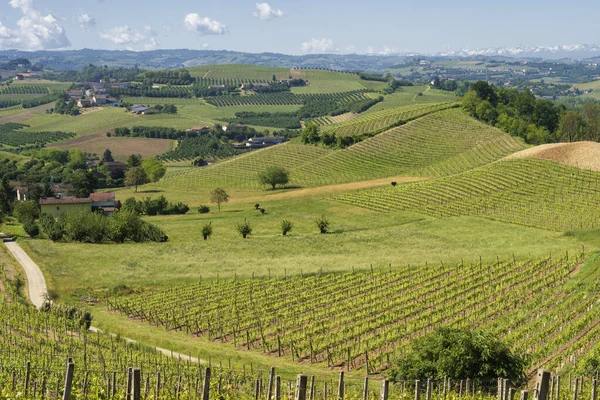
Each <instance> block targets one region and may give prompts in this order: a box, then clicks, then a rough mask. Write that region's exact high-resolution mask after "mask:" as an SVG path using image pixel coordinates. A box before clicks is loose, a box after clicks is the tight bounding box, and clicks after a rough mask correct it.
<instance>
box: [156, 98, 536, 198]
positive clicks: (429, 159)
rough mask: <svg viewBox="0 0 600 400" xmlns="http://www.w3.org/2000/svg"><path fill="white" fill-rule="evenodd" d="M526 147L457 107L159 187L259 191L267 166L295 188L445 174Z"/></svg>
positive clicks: (254, 157) (171, 177) (250, 157)
mask: <svg viewBox="0 0 600 400" xmlns="http://www.w3.org/2000/svg"><path fill="white" fill-rule="evenodd" d="M410 107H413V106H410ZM386 115H387V114H386ZM384 118H387V117H386V116H384ZM355 120H358V118H356V119H355ZM355 120H352V121H350V122H353V121H355ZM523 148H524V145H523V144H521V143H519V142H518V141H516V140H515V139H514V138H512V137H510V136H508V135H507V134H504V133H502V132H500V131H499V130H497V129H494V128H490V127H489V126H487V125H484V124H482V123H479V122H477V121H475V120H473V119H472V118H470V117H468V116H466V115H465V114H463V113H462V112H461V111H460V110H457V109H453V110H446V111H441V112H436V113H433V114H430V115H427V116H425V117H423V118H420V119H417V120H416V121H413V122H410V123H408V124H406V125H403V126H400V127H397V128H394V129H391V130H389V131H386V132H384V133H381V134H379V135H376V136H374V137H372V138H369V139H366V140H364V141H362V142H360V143H358V144H356V145H354V146H351V147H348V148H346V149H344V150H330V149H324V148H321V147H316V146H309V145H302V144H298V143H289V144H284V145H280V146H275V147H272V148H267V149H264V150H261V151H258V152H252V153H249V154H246V155H244V156H241V157H238V158H235V159H232V160H229V161H227V162H223V163H217V164H215V165H214V166H211V167H207V168H194V169H186V170H178V171H177V172H173V173H170V172H168V173H167V175H166V176H165V178H164V179H163V180H162V181H161V183H160V184H161V185H162V186H177V187H182V188H187V189H192V188H202V187H215V186H223V187H230V188H232V187H245V188H257V187H260V185H259V184H258V182H257V179H256V176H257V174H258V173H259V172H260V171H262V170H263V169H264V168H265V166H267V165H281V166H283V167H284V168H287V169H288V170H289V172H290V179H291V182H290V185H291V186H295V185H298V186H321V185H329V184H335V183H346V182H353V181H364V180H369V179H378V178H385V177H392V176H399V175H406V176H444V175H449V174H454V173H457V172H461V171H465V170H468V169H472V168H475V167H478V166H481V165H484V164H486V163H489V162H492V161H495V160H498V159H500V158H502V157H505V156H506V155H508V154H511V153H513V152H515V151H519V150H522V149H523Z"/></svg>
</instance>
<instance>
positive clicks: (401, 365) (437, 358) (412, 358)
mask: <svg viewBox="0 0 600 400" xmlns="http://www.w3.org/2000/svg"><path fill="white" fill-rule="evenodd" d="M410 346H411V348H410V350H409V351H408V353H407V354H406V355H405V356H404V357H403V358H401V359H399V360H397V361H395V362H394V364H393V365H392V366H391V367H390V368H389V370H388V371H387V375H388V377H390V378H392V379H415V380H417V379H423V380H424V379H430V378H431V379H442V378H443V377H445V376H447V377H448V378H452V379H466V378H471V379H478V380H488V379H489V380H493V379H497V377H499V376H501V377H504V378H508V379H510V382H511V384H512V385H519V384H521V383H523V382H524V381H525V361H524V360H523V359H522V358H521V357H520V356H518V355H516V354H513V353H512V351H511V350H510V349H509V348H508V346H506V345H505V344H504V343H502V342H501V341H500V340H499V339H498V338H496V337H494V336H493V335H490V334H487V333H485V332H479V331H470V330H468V329H457V328H449V327H441V328H438V329H436V330H435V331H433V332H431V333H428V334H426V335H424V336H421V337H420V338H417V339H415V340H413V341H412V342H411V345H410Z"/></svg>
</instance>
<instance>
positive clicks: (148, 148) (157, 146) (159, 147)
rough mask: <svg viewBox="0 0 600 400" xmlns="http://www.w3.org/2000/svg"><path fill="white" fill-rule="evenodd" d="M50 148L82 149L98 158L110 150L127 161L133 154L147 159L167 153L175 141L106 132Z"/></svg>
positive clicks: (64, 142)
mask: <svg viewBox="0 0 600 400" xmlns="http://www.w3.org/2000/svg"><path fill="white" fill-rule="evenodd" d="M49 147H55V148H57V149H62V150H69V149H80V150H81V151H84V152H87V153H92V154H97V155H98V156H102V154H103V153H104V151H105V150H106V149H109V150H110V151H111V153H112V155H113V157H115V159H117V160H119V161H125V159H126V158H127V157H128V156H130V155H131V154H141V155H142V157H144V158H145V157H155V156H158V155H161V154H163V153H166V152H167V151H169V150H171V148H172V147H173V140H168V139H150V138H123V137H107V136H106V133H105V132H99V133H96V134H92V135H87V136H80V137H78V138H75V139H71V140H66V141H63V142H59V143H54V144H51V145H50V146H49Z"/></svg>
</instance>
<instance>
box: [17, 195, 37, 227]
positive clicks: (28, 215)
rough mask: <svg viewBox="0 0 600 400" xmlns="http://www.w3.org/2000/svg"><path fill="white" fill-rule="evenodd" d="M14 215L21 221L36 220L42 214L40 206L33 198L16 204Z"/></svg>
mask: <svg viewBox="0 0 600 400" xmlns="http://www.w3.org/2000/svg"><path fill="white" fill-rule="evenodd" d="M13 215H14V216H15V218H17V220H18V221H19V222H20V223H24V222H25V221H27V220H35V219H37V218H38V217H39V216H40V208H39V206H38V204H37V203H36V202H35V201H33V200H27V201H20V202H17V204H15V208H14V210H13Z"/></svg>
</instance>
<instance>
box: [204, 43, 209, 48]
mask: <svg viewBox="0 0 600 400" xmlns="http://www.w3.org/2000/svg"><path fill="white" fill-rule="evenodd" d="M209 46H210V44H208V43H202V48H204V49H207V48H208V47H209Z"/></svg>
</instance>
